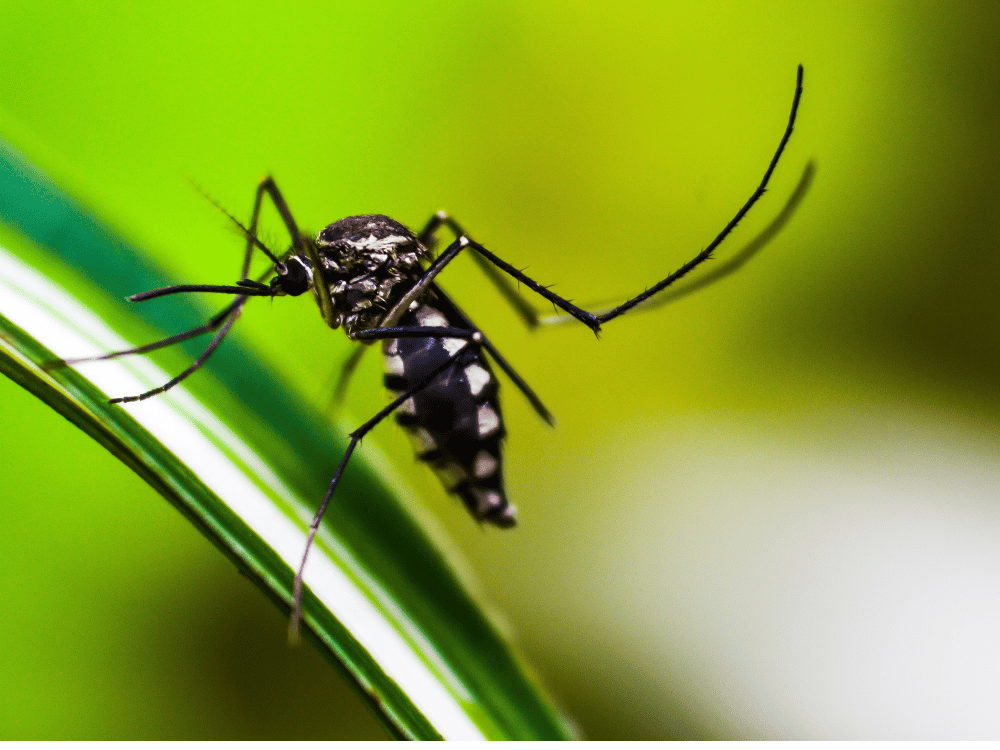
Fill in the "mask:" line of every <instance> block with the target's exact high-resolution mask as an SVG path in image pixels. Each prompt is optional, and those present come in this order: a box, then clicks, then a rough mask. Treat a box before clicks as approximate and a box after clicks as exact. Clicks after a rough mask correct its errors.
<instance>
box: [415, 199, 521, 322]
mask: <svg viewBox="0 0 1000 750" xmlns="http://www.w3.org/2000/svg"><path fill="white" fill-rule="evenodd" d="M442 225H447V226H448V228H449V229H451V231H452V232H454V233H455V236H456V237H462V236H463V235H464V234H465V230H464V229H462V227H461V226H460V225H459V223H458V222H457V221H455V220H454V219H453V218H451V217H450V216H449V215H448V214H447V213H446V212H444V211H438V212H437V213H436V214H434V215H433V216H432V217H431V218H430V220H429V221H428V222H427V224H426V225H425V226H424V229H423V231H422V232H420V235H419V236H418V239H419V240H420V243H421V244H422V245H426V246H428V247H430V246H431V244H432V243H433V241H434V234H435V233H436V232H437V231H438V229H440V228H441V226H442ZM472 260H473V261H475V263H476V265H477V266H479V270H480V271H482V272H483V274H485V276H486V278H487V279H488V280H489V282H490V283H491V284H493V286H494V287H496V290H497V291H498V292H500V296H501V297H503V298H504V299H505V300H506V301H507V304H509V305H510V306H511V307H512V308H513V310H514V312H515V313H517V315H518V317H519V318H521V322H522V323H524V325H525V326H526V327H527V328H529V329H531V328H537V327H538V325H539V318H538V312H537V311H536V310H535V308H534V307H532V306H531V304H530V303H529V302H528V301H527V300H526V299H525V298H524V297H523V296H521V293H520V292H519V291H518V290H517V288H516V287H515V286H514V285H513V284H511V283H510V281H509V280H508V279H507V277H506V276H504V275H503V274H502V273H500V272H499V271H497V269H496V268H495V267H494V266H493V264H491V263H489V262H487V261H486V260H484V259H483V258H482V257H480V256H479V255H478V254H477V253H473V254H472Z"/></svg>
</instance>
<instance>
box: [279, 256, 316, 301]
mask: <svg viewBox="0 0 1000 750" xmlns="http://www.w3.org/2000/svg"><path fill="white" fill-rule="evenodd" d="M274 270H275V272H276V273H277V274H278V275H277V276H275V277H274V278H273V279H271V291H272V292H274V295H275V296H282V295H286V294H287V295H288V296H290V297H298V296H299V295H300V294H302V293H303V292H305V291H306V290H307V289H309V286H310V285H311V284H312V269H310V268H309V267H308V266H307V265H306V262H305V261H303V260H302V259H301V258H299V257H298V256H297V255H291V256H289V257H288V259H287V260H286V261H285V262H284V263H277V264H275V266H274Z"/></svg>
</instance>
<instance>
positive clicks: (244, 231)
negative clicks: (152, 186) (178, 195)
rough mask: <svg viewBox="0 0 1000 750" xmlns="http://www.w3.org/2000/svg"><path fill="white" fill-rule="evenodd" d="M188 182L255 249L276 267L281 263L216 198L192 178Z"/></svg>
mask: <svg viewBox="0 0 1000 750" xmlns="http://www.w3.org/2000/svg"><path fill="white" fill-rule="evenodd" d="M188 182H190V183H191V186H192V187H193V188H194V189H195V190H197V191H198V192H199V193H201V195H202V197H204V198H205V200H207V201H208V202H209V203H211V204H212V205H213V206H215V207H216V208H217V209H219V211H221V212H222V213H223V215H225V216H226V218H228V219H229V220H230V221H231V222H233V224H235V225H236V227H237V228H238V229H239V230H240V232H241V233H242V234H243V236H244V237H246V238H247V239H248V240H250V242H252V243H253V245H254V246H255V247H257V248H259V249H260V251H261V252H262V253H264V255H266V256H267V257H268V259H269V260H270V261H271V262H272V263H274V264H275V265H278V264H280V263H281V260H280V259H279V258H278V257H277V256H276V255H275V254H274V253H272V252H271V250H270V249H269V248H268V247H267V245H265V244H264V243H263V242H261V241H260V239H259V238H258V237H257V235H255V234H254V233H253V232H251V231H250V230H249V229H247V228H246V227H245V226H243V222H241V221H240V220H239V219H237V218H236V217H235V216H233V215H232V214H231V213H229V212H228V211H227V210H226V209H225V208H223V206H222V204H221V203H219V202H218V201H217V200H215V198H213V197H212V196H211V195H209V194H208V193H206V192H205V191H204V190H203V189H202V187H201V185H199V184H198V183H197V182H195V181H194V180H192V179H191V178H190V177H189V178H188Z"/></svg>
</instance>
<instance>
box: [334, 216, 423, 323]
mask: <svg viewBox="0 0 1000 750" xmlns="http://www.w3.org/2000/svg"><path fill="white" fill-rule="evenodd" d="M316 249H317V251H318V252H319V257H320V259H321V260H322V262H323V277H324V280H325V281H326V283H327V285H328V286H329V288H330V299H331V301H332V302H333V307H334V313H335V316H334V317H335V319H334V321H332V323H333V324H334V327H336V326H339V325H343V326H344V328H345V329H346V331H347V333H348V334H350V333H352V332H353V331H358V330H363V329H366V328H375V327H377V326H378V324H379V321H380V320H381V318H382V317H383V316H384V315H385V313H386V312H388V311H389V310H390V309H391V308H392V306H393V305H394V304H395V303H396V302H398V301H399V299H400V298H401V297H402V296H403V295H404V294H406V292H407V290H408V289H409V288H410V287H411V286H412V285H413V284H415V283H416V281H417V280H418V279H419V278H420V275H421V273H422V270H421V267H420V260H421V259H422V258H426V257H427V249H426V248H425V247H424V246H423V245H421V244H420V242H419V241H418V240H417V238H416V237H415V236H414V235H413V232H411V231H410V230H409V229H407V228H406V227H405V226H403V225H402V224H400V223H399V222H398V221H395V220H394V219H390V218H389V217H388V216H383V215H381V214H366V215H364V216H348V217H347V218H346V219H341V220H340V221H335V222H334V223H333V224H330V226H328V227H326V229H324V230H323V231H321V232H320V233H319V235H317V237H316Z"/></svg>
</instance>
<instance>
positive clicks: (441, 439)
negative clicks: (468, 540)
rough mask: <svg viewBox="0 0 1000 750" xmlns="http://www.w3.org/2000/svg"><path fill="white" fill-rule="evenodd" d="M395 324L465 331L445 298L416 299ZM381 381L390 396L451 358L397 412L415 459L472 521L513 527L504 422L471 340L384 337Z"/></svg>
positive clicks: (487, 370) (491, 383) (488, 373)
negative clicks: (507, 488)
mask: <svg viewBox="0 0 1000 750" xmlns="http://www.w3.org/2000/svg"><path fill="white" fill-rule="evenodd" d="M399 325H400V326H420V327H426V328H427V329H428V334H432V333H433V329H434V328H436V327H454V328H468V322H467V320H466V318H465V316H464V315H462V313H461V312H459V311H458V310H457V309H456V308H454V306H453V305H451V304H450V302H449V301H448V300H447V299H446V298H444V297H437V298H436V299H433V300H431V301H430V302H425V303H422V304H420V306H419V307H417V308H416V309H415V310H412V311H411V312H408V313H407V314H406V315H404V316H403V318H402V319H401V320H400V321H399ZM382 349H383V354H384V356H385V368H386V375H385V384H386V387H387V388H388V389H389V390H390V391H392V392H394V393H396V394H397V395H398V394H400V393H403V392H404V391H406V390H407V389H408V388H411V387H413V386H414V385H416V384H417V383H419V382H420V381H421V380H422V379H423V378H426V377H428V376H429V375H430V374H431V373H433V372H434V371H435V370H436V369H438V368H439V367H441V366H442V365H443V364H444V363H445V362H446V361H447V360H448V359H449V358H450V357H452V356H455V355H456V354H457V355H458V356H457V357H456V359H455V360H454V362H453V363H452V364H451V365H449V366H448V367H447V368H446V369H445V370H444V371H443V372H441V374H440V375H438V376H437V377H435V378H434V380H433V381H432V382H431V383H430V384H429V385H428V386H426V387H425V388H423V389H422V390H420V391H419V392H418V393H416V394H415V395H414V396H413V397H412V398H409V399H407V400H406V401H405V402H404V403H403V404H402V405H401V406H400V407H399V409H398V410H397V411H396V420H397V421H398V422H399V424H400V425H402V426H403V427H404V428H405V429H406V430H407V432H408V433H409V435H410V437H411V439H412V440H413V443H414V447H415V449H416V451H417V456H418V458H420V459H421V460H423V461H426V462H427V463H429V464H430V465H431V467H432V468H433V469H434V471H435V472H436V473H437V474H438V476H439V477H440V479H441V481H442V482H443V483H444V486H445V488H446V489H447V490H448V491H449V492H453V493H454V494H456V495H458V496H459V497H460V498H461V499H462V501H463V502H464V503H465V505H466V506H467V507H468V509H469V512H471V513H472V515H473V516H475V517H476V518H478V519H481V520H483V521H488V522H490V523H492V524H495V525H497V526H501V527H510V526H513V525H514V522H515V521H514V508H513V506H511V505H510V504H509V503H508V502H507V497H506V494H505V493H504V488H503V473H502V460H503V457H502V452H501V440H502V439H503V436H504V427H503V420H502V418H501V416H500V406H499V402H498V396H497V390H498V388H497V380H496V377H495V376H494V374H493V371H492V370H491V369H490V365H489V363H488V362H487V361H486V358H485V357H484V356H483V355H482V353H481V352H480V350H479V349H478V347H476V346H475V344H473V343H472V342H471V341H466V340H464V339H455V338H431V337H428V338H403V339H389V340H387V341H385V342H383V345H382Z"/></svg>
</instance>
